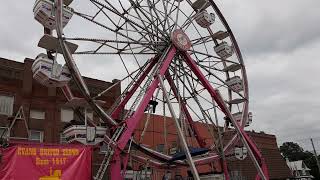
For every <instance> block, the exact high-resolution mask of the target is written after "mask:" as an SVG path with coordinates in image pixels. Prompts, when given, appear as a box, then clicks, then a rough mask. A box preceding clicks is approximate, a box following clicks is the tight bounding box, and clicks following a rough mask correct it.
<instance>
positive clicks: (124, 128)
mask: <svg viewBox="0 0 320 180" xmlns="http://www.w3.org/2000/svg"><path fill="white" fill-rule="evenodd" d="M210 2H211V3H212V4H213V5H215V4H214V2H213V1H212V0H210ZM56 3H57V11H56V21H57V34H58V38H59V40H60V46H61V49H62V51H63V55H64V58H65V60H66V62H67V65H68V67H69V69H70V70H71V71H72V72H74V73H72V77H73V79H74V80H75V82H76V84H77V86H78V87H79V89H80V90H81V92H82V94H83V95H84V97H85V99H86V100H87V101H88V103H89V104H90V105H91V106H92V107H93V109H94V110H95V111H96V112H98V114H100V115H101V116H104V117H106V119H108V120H109V123H110V124H111V125H113V126H114V127H117V128H116V129H121V133H119V136H118V138H117V139H116V140H113V139H112V138H111V139H110V138H106V139H105V141H106V142H107V143H111V144H112V148H113V150H114V152H113V153H112V155H111V156H112V161H111V163H110V172H111V179H112V180H118V179H123V178H124V177H123V174H124V173H123V172H124V171H125V169H126V168H125V167H126V166H127V164H128V158H129V154H128V153H127V154H126V153H125V155H123V153H124V151H125V147H126V145H127V144H128V142H129V141H130V139H131V138H132V134H133V132H134V131H135V129H136V128H137V125H138V124H139V122H140V121H141V119H142V116H143V113H144V110H145V108H146V107H147V105H148V103H149V101H150V99H151V98H152V95H153V93H154V92H155V90H156V89H157V88H158V87H159V86H160V84H161V81H162V78H166V79H167V81H168V83H169V84H170V86H171V88H172V89H174V88H175V87H174V84H173V83H170V82H172V79H170V77H169V76H167V73H169V72H168V68H169V66H170V64H171V63H172V60H173V58H174V57H175V56H176V55H177V54H179V55H180V56H181V57H182V59H183V60H184V62H185V63H186V64H187V65H188V66H189V68H190V69H191V70H192V72H193V73H194V74H195V75H196V77H197V78H198V79H199V81H200V82H201V84H202V85H203V87H204V88H205V89H206V90H207V91H208V92H209V94H210V96H211V98H212V100H213V101H215V102H216V103H217V105H218V106H219V108H220V109H221V110H222V112H223V113H224V114H225V115H226V117H228V118H229V119H230V120H231V122H232V124H233V125H234V128H235V130H236V132H237V135H238V138H239V139H240V140H241V141H242V143H243V144H244V145H245V146H246V147H247V149H248V152H249V155H250V157H251V159H252V161H253V162H254V165H255V167H256V169H257V171H258V174H257V176H256V179H257V180H258V179H260V178H261V179H269V177H268V169H267V166H266V164H265V161H264V158H263V157H262V155H261V153H260V151H259V150H258V148H257V147H256V145H255V143H254V142H253V141H252V140H251V139H250V137H249V136H248V135H247V134H246V132H245V131H244V130H243V125H241V124H238V123H237V121H236V120H235V119H234V117H233V115H232V114H231V112H230V110H229V109H228V108H227V106H226V104H225V102H224V100H223V98H222V97H221V95H220V93H219V92H218V91H217V90H216V89H215V88H213V87H212V86H211V84H210V83H209V81H208V80H207V79H206V78H205V76H204V75H203V73H202V72H201V70H200V69H199V67H197V65H196V63H195V61H194V60H193V59H192V57H191V56H190V54H188V53H187V52H186V51H183V50H184V48H187V47H188V44H186V45H185V46H186V47H183V48H181V47H177V44H171V45H170V47H168V48H167V49H166V51H165V53H163V54H162V56H161V57H154V58H153V59H152V60H151V61H150V62H149V64H148V66H147V68H146V69H145V71H144V72H143V73H142V74H141V76H140V77H139V78H138V80H137V81H136V82H135V84H134V85H133V86H132V88H131V89H130V90H129V92H128V93H127V94H126V96H125V97H124V98H123V99H122V101H121V102H120V104H119V106H118V107H117V108H116V109H115V110H114V111H113V112H112V114H111V115H110V116H109V115H108V114H106V113H104V112H103V110H101V109H99V107H97V106H96V105H95V104H94V102H93V101H92V99H91V98H90V97H89V93H88V89H87V88H86V86H85V85H84V82H83V79H82V77H81V75H80V73H79V71H78V70H77V66H76V65H75V62H74V60H73V58H72V55H71V54H70V52H69V49H68V47H67V45H66V43H65V42H64V41H63V31H62V23H61V22H62V21H61V18H62V7H63V0H56ZM217 13H218V14H219V13H220V12H219V11H218V12H217ZM220 15H221V16H222V14H221V13H220ZM222 17H223V16H222ZM222 21H223V23H225V26H226V27H227V30H228V32H229V34H230V36H231V38H234V36H233V34H232V32H231V30H230V28H229V26H227V24H226V22H225V20H224V18H223V19H222ZM235 48H236V49H237V50H239V47H238V45H237V44H236V43H235ZM238 56H241V54H239V53H238ZM240 60H241V61H242V58H240ZM153 67H156V69H153ZM152 69H153V72H155V74H154V79H153V80H152V82H151V84H150V86H149V87H148V89H147V91H146V93H145V94H144V96H143V98H142V101H141V102H140V104H139V105H138V108H137V109H136V111H135V112H134V113H133V115H132V116H130V117H129V118H128V119H125V120H124V122H123V123H121V124H118V123H117V122H116V121H115V120H114V119H116V118H117V116H119V113H120V111H121V110H123V108H124V106H125V105H126V104H127V103H128V101H129V99H130V98H131V97H132V95H133V94H134V93H135V91H136V90H137V89H138V87H139V83H141V82H143V80H144V79H145V78H146V76H147V75H148V74H149V73H150V72H151V70H152ZM63 91H64V92H65V94H70V92H68V88H64V89H63ZM174 95H175V96H176V98H178V94H174ZM69 96H70V95H69ZM182 105H183V106H182V108H183V111H184V112H185V113H186V115H187V120H188V122H189V124H190V125H191V126H192V125H193V121H192V118H191V116H190V115H188V114H189V113H188V110H187V108H186V106H185V105H184V104H183V103H182ZM194 130H195V137H196V140H197V142H198V144H199V146H205V144H204V141H203V139H202V137H201V133H200V132H199V131H198V130H197V129H196V128H195V127H194ZM151 153H152V152H151ZM218 158H220V157H219V156H217V155H212V156H211V157H209V158H206V159H202V160H201V159H200V160H198V161H195V162H191V164H193V165H194V164H197V165H200V164H206V163H208V162H212V161H215V160H217V159H218ZM122 167H124V168H123V169H122ZM222 167H223V170H224V174H225V179H226V180H229V179H230V177H229V174H228V169H227V162H226V160H223V162H222Z"/></svg>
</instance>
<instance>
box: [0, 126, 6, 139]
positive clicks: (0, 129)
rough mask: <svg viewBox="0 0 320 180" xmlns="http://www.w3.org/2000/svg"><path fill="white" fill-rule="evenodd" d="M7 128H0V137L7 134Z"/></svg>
mask: <svg viewBox="0 0 320 180" xmlns="http://www.w3.org/2000/svg"><path fill="white" fill-rule="evenodd" d="M7 129H8V128H7V127H0V137H3V136H5V135H4V134H5V133H6V132H7Z"/></svg>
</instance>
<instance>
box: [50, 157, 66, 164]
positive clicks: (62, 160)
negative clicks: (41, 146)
mask: <svg viewBox="0 0 320 180" xmlns="http://www.w3.org/2000/svg"><path fill="white" fill-rule="evenodd" d="M51 161H52V164H53V165H65V164H66V162H67V158H52V159H51Z"/></svg>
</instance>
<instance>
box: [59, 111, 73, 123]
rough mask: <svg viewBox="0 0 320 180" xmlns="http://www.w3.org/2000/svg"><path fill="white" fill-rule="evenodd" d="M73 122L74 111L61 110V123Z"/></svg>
mask: <svg viewBox="0 0 320 180" xmlns="http://www.w3.org/2000/svg"><path fill="white" fill-rule="evenodd" d="M71 120H73V109H68V108H61V121H62V122H70V121H71Z"/></svg>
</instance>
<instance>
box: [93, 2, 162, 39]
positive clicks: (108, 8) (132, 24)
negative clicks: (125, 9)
mask: <svg viewBox="0 0 320 180" xmlns="http://www.w3.org/2000/svg"><path fill="white" fill-rule="evenodd" d="M90 1H92V2H95V3H97V4H99V5H100V6H102V7H104V8H105V9H107V10H109V11H110V12H112V13H113V14H115V15H117V16H119V17H120V18H122V19H123V20H125V21H126V22H127V23H129V24H130V26H131V27H132V28H134V29H135V30H136V31H137V32H138V33H139V34H141V33H140V31H146V32H148V33H150V34H152V32H150V31H149V30H148V29H145V28H144V27H143V26H141V25H139V24H138V23H136V22H135V21H132V20H131V19H129V18H127V17H126V16H125V15H124V14H123V13H120V12H119V11H118V10H117V9H116V8H115V7H114V6H113V5H112V4H111V3H110V2H108V1H105V2H106V3H107V4H108V5H109V6H110V7H108V6H106V5H105V4H102V3H101V2H99V1H97V0H90ZM138 29H139V30H138ZM141 36H142V37H144V38H145V39H146V40H148V39H147V38H146V37H145V36H144V35H142V34H141ZM159 39H162V38H161V37H159ZM162 40H164V39H162Z"/></svg>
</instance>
